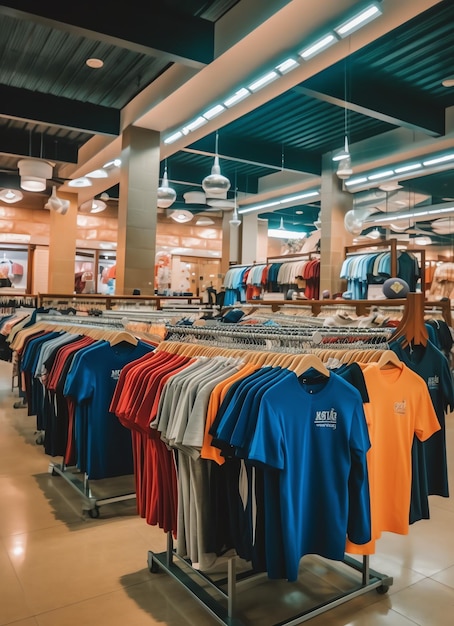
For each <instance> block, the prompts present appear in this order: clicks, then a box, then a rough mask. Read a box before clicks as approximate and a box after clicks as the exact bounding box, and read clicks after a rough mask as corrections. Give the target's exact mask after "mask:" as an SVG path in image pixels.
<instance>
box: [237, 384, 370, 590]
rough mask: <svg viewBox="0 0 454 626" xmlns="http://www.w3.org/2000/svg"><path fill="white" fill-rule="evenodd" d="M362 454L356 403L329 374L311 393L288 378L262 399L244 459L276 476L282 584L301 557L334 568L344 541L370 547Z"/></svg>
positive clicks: (366, 443)
mask: <svg viewBox="0 0 454 626" xmlns="http://www.w3.org/2000/svg"><path fill="white" fill-rule="evenodd" d="M284 399H285V400H284ZM369 447H370V440H369V434H368V429H367V424H366V419H365V415H364V410H363V404H362V400H361V396H360V394H359V392H358V391H357V390H356V389H355V388H354V387H353V386H352V385H350V384H349V383H347V382H346V381H344V380H343V379H341V378H340V377H339V376H337V375H336V374H334V373H331V374H330V376H329V378H327V379H326V378H325V379H324V382H321V383H320V384H318V385H314V386H312V385H310V386H306V385H304V384H303V383H302V382H301V381H300V380H299V379H298V377H297V376H296V374H293V376H287V377H285V378H283V379H282V380H281V381H279V382H277V383H276V384H275V385H273V386H272V387H271V389H269V390H268V391H267V392H266V393H265V394H263V396H262V399H261V402H260V406H259V414H258V419H257V425H256V429H255V433H254V438H253V440H252V443H251V449H250V453H249V458H250V459H251V460H253V461H256V462H259V463H263V464H264V465H265V466H266V467H268V468H270V470H271V469H273V470H274V471H275V472H277V475H278V481H279V491H280V497H279V506H280V514H281V521H282V542H283V546H284V558H285V564H286V568H287V579H288V580H289V581H295V580H296V579H297V577H298V567H299V561H300V559H301V557H302V556H304V555H305V554H319V555H321V556H324V557H326V558H329V559H336V560H342V559H343V558H344V551H345V540H346V537H347V536H348V537H349V539H350V540H352V541H353V542H354V543H358V544H363V543H367V542H368V541H369V540H370V537H371V528H370V497H369V481H368V472H367V462H366V453H367V451H368V449H369ZM266 497H267V494H266V493H265V498H266Z"/></svg>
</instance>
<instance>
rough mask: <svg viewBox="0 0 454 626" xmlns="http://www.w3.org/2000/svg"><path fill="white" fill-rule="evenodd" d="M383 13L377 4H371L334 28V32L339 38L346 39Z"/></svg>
mask: <svg viewBox="0 0 454 626" xmlns="http://www.w3.org/2000/svg"><path fill="white" fill-rule="evenodd" d="M382 13H383V11H382V9H381V7H380V6H379V5H377V4H372V5H370V6H368V7H366V8H365V9H363V10H362V11H361V12H360V13H358V14H357V15H355V16H354V17H352V18H351V19H349V20H348V21H347V22H344V23H343V24H340V25H339V26H336V27H335V28H334V30H335V32H336V33H337V34H338V35H339V37H348V35H351V34H352V33H354V32H355V30H358V29H359V28H362V27H363V26H365V25H366V24H368V23H369V22H372V20H374V19H375V18H376V17H378V16H379V15H382Z"/></svg>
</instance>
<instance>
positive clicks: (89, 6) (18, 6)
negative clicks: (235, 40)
mask: <svg viewBox="0 0 454 626" xmlns="http://www.w3.org/2000/svg"><path fill="white" fill-rule="evenodd" d="M0 11H1V12H3V13H4V14H6V15H12V16H14V17H18V18H21V17H23V18H27V19H29V20H33V21H36V22H38V23H41V24H44V25H47V26H51V27H54V28H55V27H56V28H58V29H60V30H61V31H62V32H65V31H66V32H70V33H72V34H73V35H79V36H83V37H86V38H88V39H90V38H91V39H95V40H96V41H104V42H106V43H112V42H115V44H116V45H118V46H121V47H123V48H124V49H125V50H130V51H132V52H140V53H144V54H149V55H155V56H160V55H165V56H167V57H168V59H167V60H168V61H169V60H172V61H178V62H183V63H185V64H186V65H190V66H192V67H199V68H200V67H202V66H203V65H205V64H207V63H210V62H211V61H212V60H213V54H214V25H213V23H212V22H210V21H208V20H204V19H202V18H200V17H194V16H192V15H190V14H188V13H187V12H184V13H180V12H178V11H175V10H173V11H169V9H168V8H166V7H165V3H163V2H157V3H156V2H149V3H143V2H138V1H137V0H130V2H129V3H128V7H127V10H122V9H120V8H119V6H118V5H117V6H113V7H111V10H109V11H93V3H92V2H91V1H90V0H79V1H78V2H77V3H74V4H60V3H52V4H47V5H46V3H36V2H35V1H34V0H19V1H15V2H3V3H2V5H1V6H0Z"/></svg>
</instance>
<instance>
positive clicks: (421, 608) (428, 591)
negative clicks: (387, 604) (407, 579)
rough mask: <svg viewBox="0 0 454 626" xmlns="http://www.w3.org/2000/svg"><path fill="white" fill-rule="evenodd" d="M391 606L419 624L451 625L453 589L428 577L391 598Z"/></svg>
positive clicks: (424, 625) (453, 604)
mask: <svg viewBox="0 0 454 626" xmlns="http://www.w3.org/2000/svg"><path fill="white" fill-rule="evenodd" d="M391 601H392V608H393V610H394V611H397V612H398V613H400V614H401V615H405V616H406V617H407V618H409V619H411V620H413V621H414V622H415V623H416V624H420V625H421V626H452V623H453V606H454V589H452V588H450V587H448V586H446V585H443V584H441V583H438V582H436V581H435V580H432V579H430V578H426V579H424V580H421V581H420V582H418V583H416V584H414V585H412V586H411V587H408V588H407V589H403V590H402V591H399V593H396V594H395V595H393V596H392V598H391Z"/></svg>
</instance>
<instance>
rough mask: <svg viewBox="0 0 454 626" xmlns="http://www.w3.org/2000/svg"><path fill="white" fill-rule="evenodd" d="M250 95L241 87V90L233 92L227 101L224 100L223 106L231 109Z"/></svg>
mask: <svg viewBox="0 0 454 626" xmlns="http://www.w3.org/2000/svg"><path fill="white" fill-rule="evenodd" d="M250 95H251V92H250V91H249V90H248V89H246V87H242V88H241V89H238V91H235V93H234V94H233V96H230V98H227V100H224V106H226V107H233V106H234V105H235V104H238V102H241V100H244V99H245V98H247V97H248V96H250Z"/></svg>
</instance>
